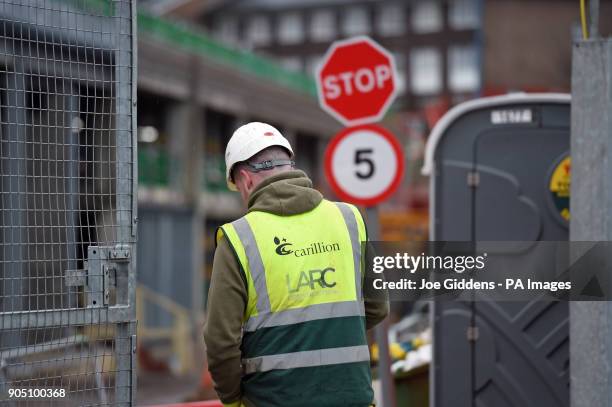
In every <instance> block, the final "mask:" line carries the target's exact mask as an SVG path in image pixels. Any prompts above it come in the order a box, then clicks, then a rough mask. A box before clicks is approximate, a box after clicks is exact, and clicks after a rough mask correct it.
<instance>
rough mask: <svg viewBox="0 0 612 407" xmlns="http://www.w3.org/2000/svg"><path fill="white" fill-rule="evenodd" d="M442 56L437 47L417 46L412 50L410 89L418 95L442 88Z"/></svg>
mask: <svg viewBox="0 0 612 407" xmlns="http://www.w3.org/2000/svg"><path fill="white" fill-rule="evenodd" d="M441 65H442V58H441V56H440V51H439V50H438V49H437V48H430V47H428V48H417V49H413V50H412V51H411V52H410V89H411V90H412V92H413V93H414V94H417V95H430V94H435V93H439V92H440V91H441V90H442V67H441Z"/></svg>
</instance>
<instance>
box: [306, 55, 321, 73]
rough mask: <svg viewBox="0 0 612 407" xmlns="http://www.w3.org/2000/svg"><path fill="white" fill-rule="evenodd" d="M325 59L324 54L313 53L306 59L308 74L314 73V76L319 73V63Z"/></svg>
mask: <svg viewBox="0 0 612 407" xmlns="http://www.w3.org/2000/svg"><path fill="white" fill-rule="evenodd" d="M322 61H323V55H312V56H310V57H308V58H307V59H306V67H305V71H306V74H308V75H312V76H313V77H314V76H316V75H317V69H318V68H319V65H320V64H321V62H322Z"/></svg>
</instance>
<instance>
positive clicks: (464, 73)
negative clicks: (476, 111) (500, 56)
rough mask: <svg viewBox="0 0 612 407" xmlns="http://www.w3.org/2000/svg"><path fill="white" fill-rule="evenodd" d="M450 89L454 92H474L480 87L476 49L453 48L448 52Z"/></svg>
mask: <svg viewBox="0 0 612 407" xmlns="http://www.w3.org/2000/svg"><path fill="white" fill-rule="evenodd" d="M448 87H449V88H450V90H451V91H453V92H474V91H476V90H478V88H479V87H480V69H479V66H478V52H477V51H476V48H475V47H473V46H470V45H467V46H452V47H450V48H449V50H448Z"/></svg>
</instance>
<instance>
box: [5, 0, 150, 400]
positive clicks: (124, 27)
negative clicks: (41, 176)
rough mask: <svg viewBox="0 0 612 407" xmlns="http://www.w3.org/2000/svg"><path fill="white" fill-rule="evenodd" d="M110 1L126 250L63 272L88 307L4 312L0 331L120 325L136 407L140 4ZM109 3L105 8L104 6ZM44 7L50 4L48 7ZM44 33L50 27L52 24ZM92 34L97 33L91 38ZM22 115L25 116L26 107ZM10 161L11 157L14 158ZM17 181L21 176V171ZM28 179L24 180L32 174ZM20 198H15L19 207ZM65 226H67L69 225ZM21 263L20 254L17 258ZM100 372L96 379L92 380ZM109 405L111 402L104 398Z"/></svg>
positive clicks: (118, 346) (120, 383)
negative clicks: (113, 299) (112, 298)
mask: <svg viewBox="0 0 612 407" xmlns="http://www.w3.org/2000/svg"><path fill="white" fill-rule="evenodd" d="M104 1H106V3H105V7H106V6H109V9H110V10H113V11H112V16H110V17H111V18H113V23H114V30H113V33H112V37H113V42H114V44H115V54H114V75H115V84H114V90H113V92H114V102H115V104H114V109H113V110H111V111H110V114H111V115H112V116H114V117H115V123H114V126H113V127H112V128H111V129H110V130H111V133H112V134H114V136H115V138H114V140H115V154H116V156H115V169H114V170H115V177H114V178H115V180H114V184H115V185H114V191H115V207H114V208H112V209H113V213H114V216H116V224H114V225H113V226H116V229H115V230H116V236H115V239H116V241H117V242H119V244H117V245H115V246H112V247H108V246H106V247H105V246H92V245H90V246H89V247H88V249H87V250H88V251H87V258H86V259H84V260H86V261H85V267H84V268H83V269H81V270H62V275H63V276H64V284H65V286H67V287H83V293H84V294H85V296H86V304H85V306H84V307H82V308H72V307H64V308H56V309H37V310H25V311H8V312H6V310H2V309H0V329H2V330H27V329H39V328H55V327H75V326H81V327H82V326H88V325H95V324H114V326H115V338H114V357H115V360H116V369H115V381H114V390H115V396H114V403H113V405H117V406H131V405H134V404H135V395H136V309H135V307H136V298H135V292H136V277H135V270H136V246H135V243H136V229H137V196H136V189H137V180H138V175H137V132H136V94H137V93H136V87H137V63H136V61H137V58H136V51H137V38H136V37H137V35H136V16H137V10H136V0H104ZM104 1H102V2H101V3H104ZM0 2H1V1H0ZM34 3H35V2H33V3H28V4H25V6H24V8H27V7H35V6H32V5H31V4H34ZM39 3H40V2H39ZM39 3H36V4H39ZM10 4H11V5H13V6H16V7H21V6H20V5H19V4H18V3H12V2H11V3H10ZM40 4H43V5H45V4H47V3H40ZM3 7H4V5H3ZM38 7H41V6H38ZM41 8H42V9H43V12H45V11H46V10H45V9H44V7H41ZM44 27H48V26H46V25H45V26H44ZM92 33H95V32H93V31H92ZM105 34H108V33H105ZM22 58H23V57H21V56H17V57H15V60H16V62H15V73H14V74H13V75H21V76H23V75H25V72H26V71H25V70H21V69H22V68H23V66H19V65H20V64H19V63H18V62H17V61H18V60H21V59H22ZM20 70H21V71H20ZM17 82H21V81H17V80H16V81H15V84H17ZM128 85H129V86H128ZM16 86H17V85H16ZM111 86H112V85H111ZM7 91H10V93H14V94H16V93H17V92H20V91H24V90H23V89H21V90H19V89H14V90H13V89H7ZM9 103H10V99H9ZM15 103H17V101H15ZM17 109H21V107H18V108H17ZM70 109H72V108H70ZM24 120H25V118H24ZM24 123H25V122H24ZM10 126H11V127H12V129H13V131H15V133H17V134H13V135H10V134H9V135H8V136H7V137H9V138H7V142H9V143H10V142H11V140H12V138H15V140H12V141H13V142H16V144H13V145H11V144H9V148H18V149H21V148H22V147H20V146H19V143H21V142H22V140H20V137H19V135H21V136H23V138H24V140H23V143H25V133H24V131H19V130H17V125H13V124H11V125H10ZM77 143H78V142H77ZM14 146H16V147H14ZM8 154H9V157H11V155H10V154H11V153H10V151H9V153H8ZM24 157H25V156H24ZM109 161H110V159H109ZM18 174H20V173H19V172H18ZM22 175H23V176H25V174H22ZM18 195H19V194H17V196H18ZM18 199H19V198H15V201H17V200H18ZM9 207H10V206H9ZM17 207H18V208H19V210H22V209H23V208H24V206H22V205H21V204H18V206H17ZM11 222H12V221H10V220H9V224H13V223H11ZM61 226H62V225H60V226H58V227H61ZM63 226H65V227H68V226H69V225H63ZM18 256H20V255H19V254H18ZM111 291H115V294H116V302H115V304H114V305H109V296H110V294H111ZM88 293H89V294H88ZM36 346H38V345H26V347H27V349H25V350H23V349H18V351H19V352H14V353H20V356H23V354H27V352H28V349H30V348H32V350H31V351H32V352H35V349H34V348H36ZM44 346H46V347H48V348H52V347H53V346H54V345H53V344H52V343H50V342H47V343H45V344H44ZM48 348H47V349H48ZM0 350H1V349H0ZM7 352H8V353H10V352H11V349H10V348H9V349H8V351H5V353H7ZM9 356H10V355H9ZM0 368H2V366H0ZM96 369H97V368H96ZM0 373H1V372H0ZM94 373H95V372H91V374H94ZM87 374H90V372H87ZM0 377H1V376H0ZM103 399H105V396H104V397H103ZM60 402H61V400H60ZM106 402H107V401H106V400H102V403H103V404H105V403H106Z"/></svg>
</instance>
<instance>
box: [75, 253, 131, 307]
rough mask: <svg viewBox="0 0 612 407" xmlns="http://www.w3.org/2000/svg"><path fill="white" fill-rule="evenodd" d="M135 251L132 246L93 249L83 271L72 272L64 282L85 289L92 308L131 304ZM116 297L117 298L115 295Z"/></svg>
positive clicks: (84, 291) (86, 300) (88, 254)
mask: <svg viewBox="0 0 612 407" xmlns="http://www.w3.org/2000/svg"><path fill="white" fill-rule="evenodd" d="M131 258H132V249H131V246H128V245H117V246H89V247H88V248H87V261H85V262H84V268H83V269H82V270H68V271H66V274H65V276H64V282H65V284H66V286H69V287H83V295H84V296H85V303H86V304H87V307H89V308H95V307H103V306H108V305H113V304H111V302H114V303H115V304H120V303H122V302H123V300H126V301H127V294H126V293H127V289H128V287H127V285H128V278H127V276H128V272H129V262H130V261H131ZM113 294H114V295H113Z"/></svg>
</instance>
